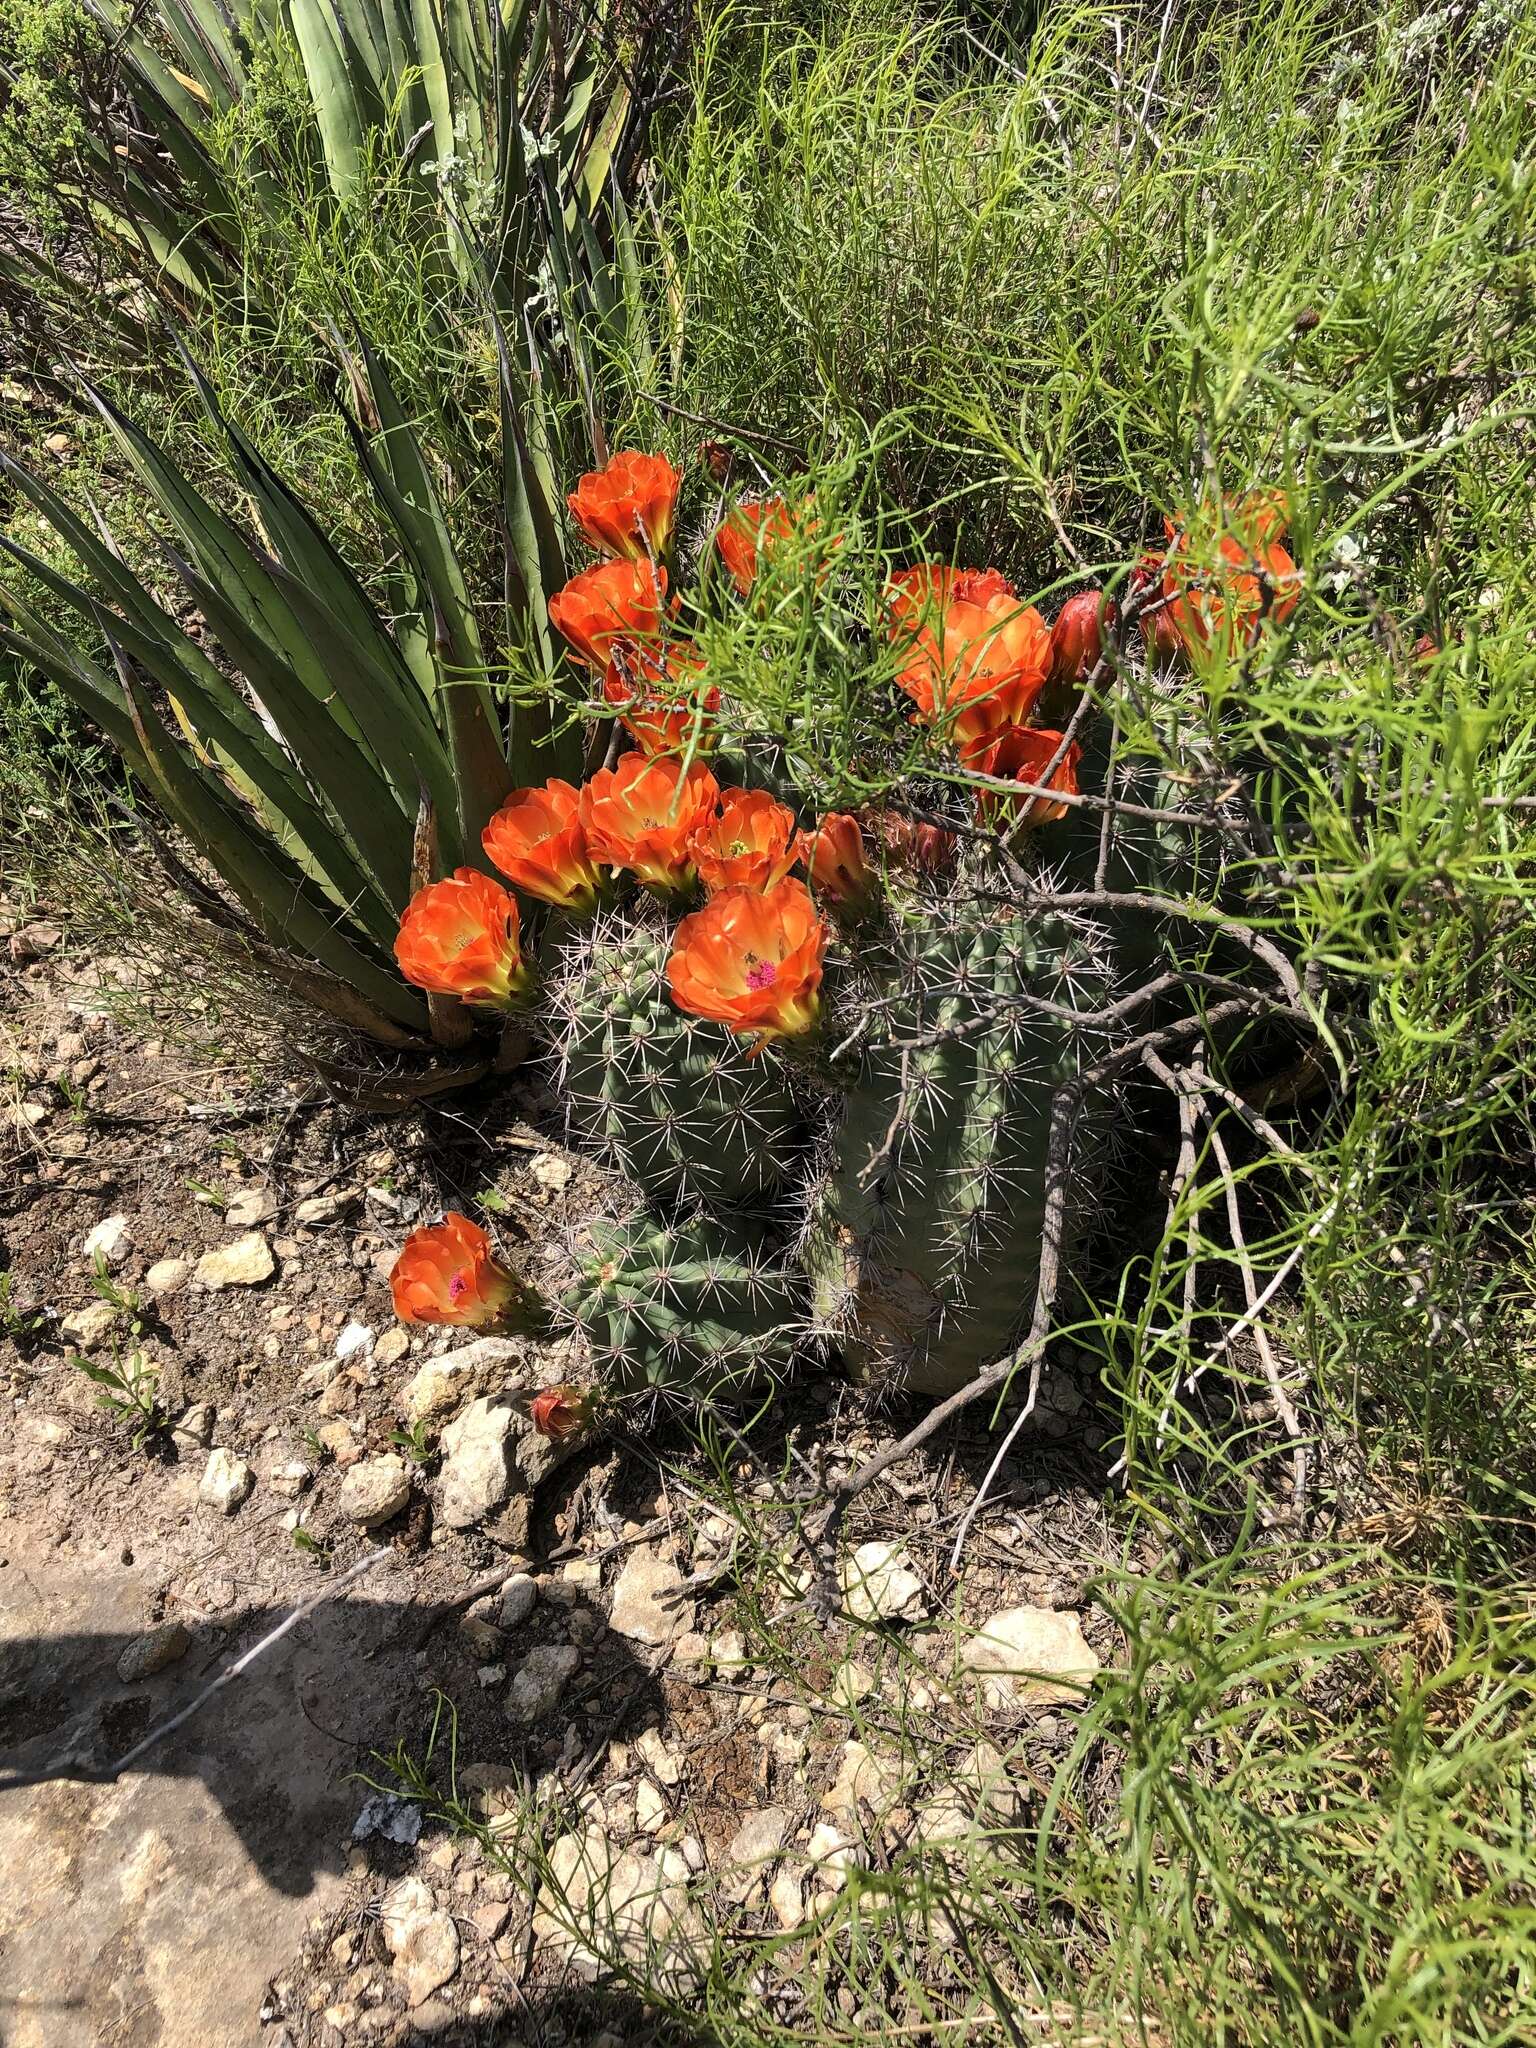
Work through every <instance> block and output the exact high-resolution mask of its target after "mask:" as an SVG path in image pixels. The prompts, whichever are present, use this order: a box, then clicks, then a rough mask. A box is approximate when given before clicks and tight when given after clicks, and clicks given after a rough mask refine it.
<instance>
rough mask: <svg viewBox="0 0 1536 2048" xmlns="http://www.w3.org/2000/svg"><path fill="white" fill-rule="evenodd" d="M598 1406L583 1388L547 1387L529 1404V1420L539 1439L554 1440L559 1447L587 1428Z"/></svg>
mask: <svg viewBox="0 0 1536 2048" xmlns="http://www.w3.org/2000/svg"><path fill="white" fill-rule="evenodd" d="M596 1406H597V1404H596V1402H595V1401H594V1400H593V1398H592V1395H591V1393H590V1391H589V1390H588V1389H586V1388H584V1387H569V1386H562V1387H545V1388H544V1390H543V1392H542V1393H538V1394H535V1395H534V1397H533V1399H532V1400H531V1401H530V1402H529V1404H528V1419H529V1420H530V1421H531V1422H532V1424H533V1426H534V1428H535V1429H536V1430H537V1431H538V1433H539V1435H540V1436H548V1437H553V1438H554V1440H555V1441H556V1443H559V1442H561V1441H562V1440H563V1439H564V1438H566V1437H570V1436H576V1435H578V1434H579V1433H580V1432H581V1431H582V1430H584V1429H586V1428H588V1427H589V1426H590V1424H591V1421H592V1417H593V1414H594V1412H595V1409H596Z"/></svg>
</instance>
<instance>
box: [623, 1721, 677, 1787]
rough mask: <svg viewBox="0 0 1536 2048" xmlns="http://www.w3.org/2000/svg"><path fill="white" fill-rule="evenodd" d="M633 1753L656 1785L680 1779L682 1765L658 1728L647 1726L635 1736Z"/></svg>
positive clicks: (675, 1781)
mask: <svg viewBox="0 0 1536 2048" xmlns="http://www.w3.org/2000/svg"><path fill="white" fill-rule="evenodd" d="M635 1754H636V1755H637V1756H638V1757H640V1758H641V1760H642V1761H643V1762H644V1764H645V1767H646V1769H647V1770H648V1771H649V1772H650V1774H651V1776H652V1777H653V1778H654V1779H655V1780H656V1782H657V1784H658V1785H676V1784H677V1783H678V1782H679V1781H680V1780H681V1778H682V1775H683V1767H682V1765H681V1764H680V1763H679V1762H678V1760H677V1758H676V1757H675V1756H674V1755H673V1754H672V1752H671V1750H670V1749H668V1747H667V1745H666V1743H665V1742H664V1741H663V1739H662V1734H661V1730H660V1729H659V1728H647V1729H646V1731H645V1733H644V1734H643V1735H640V1736H638V1737H637V1738H636V1740H635Z"/></svg>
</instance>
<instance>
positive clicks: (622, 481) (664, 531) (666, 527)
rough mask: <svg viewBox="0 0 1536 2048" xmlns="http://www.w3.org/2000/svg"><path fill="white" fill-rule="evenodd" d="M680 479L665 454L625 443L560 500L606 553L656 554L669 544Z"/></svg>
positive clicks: (644, 558)
mask: <svg viewBox="0 0 1536 2048" xmlns="http://www.w3.org/2000/svg"><path fill="white" fill-rule="evenodd" d="M682 480H683V479H682V476H681V475H680V473H679V472H678V471H677V470H675V469H674V468H673V467H672V465H671V463H670V462H668V460H667V458H666V456H665V455H642V454H641V453H640V452H639V451H638V450H637V449H633V448H627V449H625V450H624V452H623V453H622V454H619V455H614V456H611V457H610V458H609V460H608V462H607V464H606V466H605V467H604V468H602V469H597V470H593V471H591V472H590V473H589V474H588V475H586V476H584V477H582V479H581V480H580V482H579V483H578V484H577V486H576V488H575V490H574V491H572V492H571V493H570V495H569V496H568V497H567V499H566V501H565V502H566V503H567V505H569V506H570V508H571V516H572V518H573V519H574V520H575V521H576V524H577V525H578V526H579V527H580V528H581V530H582V532H583V533H584V534H585V535H586V537H587V539H588V540H589V541H591V543H592V545H593V547H595V548H601V549H602V551H603V553H604V554H605V555H615V556H621V557H627V558H628V559H629V560H630V561H635V562H643V561H648V560H656V559H659V558H660V557H661V556H663V555H665V554H666V552H667V549H668V548H669V547H670V546H671V544H672V521H673V518H674V516H675V514H676V511H677V492H678V486H679V485H680V484H681V483H682ZM564 630H565V629H564V628H563V627H562V628H561V631H562V632H563V631H564Z"/></svg>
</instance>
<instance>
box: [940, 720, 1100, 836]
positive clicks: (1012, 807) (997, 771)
mask: <svg viewBox="0 0 1536 2048" xmlns="http://www.w3.org/2000/svg"><path fill="white" fill-rule="evenodd" d="M1061 742H1062V735H1061V734H1060V733H1059V732H1047V731H1046V730H1044V728H1043V727H1040V726H1032V725H1010V726H1008V727H1007V728H1006V729H1005V730H1004V731H1002V732H1000V733H998V734H996V735H995V736H994V737H993V738H992V739H991V740H989V741H987V742H985V743H984V744H983V745H980V746H976V747H972V748H971V749H969V750H968V752H967V753H966V755H965V756H964V760H965V765H966V767H967V768H974V769H975V770H976V772H977V773H978V774H979V775H993V776H998V777H1000V778H1002V779H1004V780H1008V781H1013V782H1028V783H1034V784H1036V785H1038V786H1039V787H1042V788H1045V789H1059V790H1060V791H1061V792H1062V794H1063V795H1064V796H1076V795H1077V764H1078V763H1079V761H1081V760H1082V758H1083V750H1082V748H1081V747H1080V746H1078V744H1077V742H1076V741H1075V740H1073V741H1071V742H1070V743H1069V744H1068V746H1067V749H1066V752H1065V753H1064V754H1062V757H1061V759H1060V760H1059V761H1057V762H1056V766H1055V768H1054V769H1053V770H1052V773H1051V779H1050V781H1049V782H1048V783H1047V782H1043V781H1042V778H1043V776H1044V774H1045V771H1046V770H1047V768H1049V767H1050V765H1051V763H1052V761H1053V760H1055V759H1056V754H1057V752H1058V750H1059V749H1060V747H1061ZM976 808H977V810H978V811H979V812H981V813H982V814H983V815H984V816H985V815H989V814H991V813H993V812H996V811H1000V812H1002V813H1004V814H1005V815H1007V816H1021V817H1022V819H1023V821H1024V823H1025V824H1026V825H1030V826H1034V825H1048V824H1051V823H1053V822H1054V821H1055V820H1056V819H1058V818H1064V817H1065V816H1066V815H1067V812H1068V810H1069V809H1070V808H1071V806H1070V805H1068V804H1059V803H1054V802H1053V801H1052V800H1051V798H1050V797H1048V796H1035V797H1031V798H1030V799H1029V801H1028V802H1027V803H1026V804H1024V805H1023V807H1022V809H1021V807H1020V804H1019V801H1018V799H1017V798H1016V797H1009V796H1003V795H1002V794H1000V793H999V792H998V791H997V790H993V789H988V790H982V791H981V792H980V793H979V795H978V798H977V805H976Z"/></svg>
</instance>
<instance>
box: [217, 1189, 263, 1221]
mask: <svg viewBox="0 0 1536 2048" xmlns="http://www.w3.org/2000/svg"><path fill="white" fill-rule="evenodd" d="M271 1213H272V1198H271V1196H270V1195H269V1194H268V1193H267V1192H266V1190H265V1188H245V1189H243V1190H242V1191H241V1193H239V1194H238V1195H231V1197H230V1198H229V1200H228V1201H227V1202H226V1203H225V1204H224V1221H225V1222H226V1223H227V1224H228V1226H229V1228H230V1229H231V1230H249V1229H250V1228H251V1227H252V1225H253V1224H256V1223H260V1222H262V1221H263V1220H264V1219H265V1218H266V1217H268V1216H270V1215H271Z"/></svg>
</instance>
